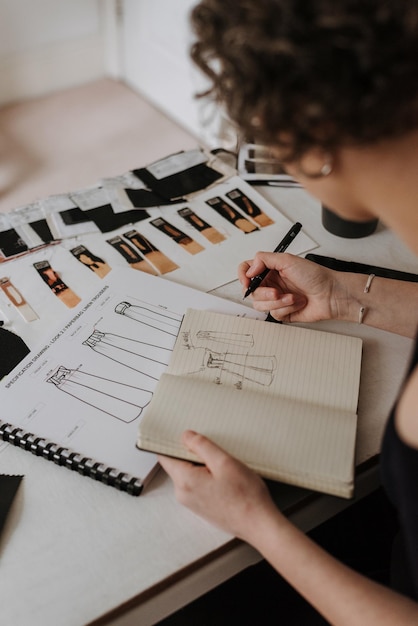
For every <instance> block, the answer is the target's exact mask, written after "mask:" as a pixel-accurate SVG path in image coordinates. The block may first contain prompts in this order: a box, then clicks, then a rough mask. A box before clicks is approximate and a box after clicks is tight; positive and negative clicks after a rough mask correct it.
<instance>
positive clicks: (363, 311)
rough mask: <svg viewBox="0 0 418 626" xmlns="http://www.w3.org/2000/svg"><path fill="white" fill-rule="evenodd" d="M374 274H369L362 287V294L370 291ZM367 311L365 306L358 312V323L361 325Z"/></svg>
mask: <svg viewBox="0 0 418 626" xmlns="http://www.w3.org/2000/svg"><path fill="white" fill-rule="evenodd" d="M375 276H376V274H369V276H368V278H367V282H366V285H365V287H364V290H363V293H369V291H370V285H371V284H372V281H373V278H375ZM366 311H367V308H366V307H365V306H361V307H360V310H359V312H358V323H359V324H362V323H363V318H364V315H365V313H366Z"/></svg>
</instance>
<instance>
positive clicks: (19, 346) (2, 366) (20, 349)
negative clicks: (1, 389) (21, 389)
mask: <svg viewBox="0 0 418 626" xmlns="http://www.w3.org/2000/svg"><path fill="white" fill-rule="evenodd" d="M28 353H29V348H28V346H27V345H26V344H25V342H24V341H23V339H22V338H21V337H19V336H18V335H16V334H15V333H12V332H11V331H10V330H6V328H2V327H1V326H0V378H3V376H6V374H8V373H9V372H11V371H12V369H13V368H14V367H16V365H17V364H18V363H20V361H21V360H22V359H23V358H24V357H25V356H26V355H27V354H28Z"/></svg>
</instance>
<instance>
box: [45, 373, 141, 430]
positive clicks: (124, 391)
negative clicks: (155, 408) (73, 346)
mask: <svg viewBox="0 0 418 626" xmlns="http://www.w3.org/2000/svg"><path fill="white" fill-rule="evenodd" d="M47 382H48V383H52V384H53V385H55V387H56V388H57V389H58V390H59V391H62V392H64V393H66V394H68V395H70V396H73V397H74V398H76V399H77V400H80V402H82V403H84V404H88V405H89V406H92V407H95V408H96V409H97V410H98V411H102V413H106V414H107V415H110V416H112V417H114V418H116V419H118V420H120V421H122V422H126V423H129V422H133V421H134V420H136V419H137V418H138V417H139V416H140V415H141V413H142V410H143V409H144V408H145V407H146V406H147V404H149V402H150V401H151V398H152V393H151V392H150V391H148V390H144V389H139V388H138V387H133V386H132V385H127V384H125V383H122V382H119V381H116V380H109V379H108V378H103V377H102V376H96V375H95V374H91V373H89V372H84V371H82V370H79V369H70V368H68V367H65V366H64V365H60V366H59V367H58V369H57V370H56V371H55V372H54V374H52V376H50V377H49V378H47Z"/></svg>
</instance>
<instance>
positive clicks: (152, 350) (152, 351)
mask: <svg viewBox="0 0 418 626" xmlns="http://www.w3.org/2000/svg"><path fill="white" fill-rule="evenodd" d="M163 339H164V337H163ZM83 345H85V346H89V347H90V348H91V349H92V350H94V351H95V352H96V353H98V354H101V355H103V356H105V357H107V358H108V359H111V360H112V361H115V362H116V363H120V364H121V365H124V366H125V367H128V368H129V369H132V370H135V371H137V372H139V373H140V374H143V375H144V376H148V377H149V378H152V379H153V380H159V378H160V376H161V374H162V373H163V372H164V370H165V369H166V367H167V365H168V361H169V359H170V355H171V351H172V350H171V348H169V347H164V346H159V345H154V344H151V343H146V342H144V341H137V340H136V339H130V338H128V337H122V336H120V335H116V334H114V333H108V332H102V331H100V330H97V329H96V330H94V331H93V333H92V334H91V335H90V337H88V338H87V339H86V340H85V341H83Z"/></svg>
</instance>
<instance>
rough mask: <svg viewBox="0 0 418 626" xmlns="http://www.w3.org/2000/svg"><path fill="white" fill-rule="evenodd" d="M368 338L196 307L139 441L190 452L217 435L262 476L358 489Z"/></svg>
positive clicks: (336, 489)
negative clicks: (185, 441)
mask: <svg viewBox="0 0 418 626" xmlns="http://www.w3.org/2000/svg"><path fill="white" fill-rule="evenodd" d="M361 353H362V341H361V339H359V338H353V337H350V336H344V335H339V334H335V333H328V332H324V331H316V330H311V329H304V328H299V327H292V326H286V325H282V324H269V323H265V322H262V321H260V320H251V319H245V318H237V317H234V316H230V315H222V314H216V313H210V312H207V311H195V310H188V311H187V313H186V315H185V318H184V320H183V323H182V326H181V329H180V333H179V335H178V338H177V342H176V345H175V348H174V351H173V353H172V357H171V361H170V364H169V367H168V370H167V373H165V374H163V376H162V377H161V379H160V381H159V383H158V385H157V389H156V392H155V393H154V397H153V399H152V401H151V404H150V406H149V407H148V409H147V411H146V414H145V416H144V418H143V420H142V423H141V425H140V434H139V439H138V446H139V447H142V448H145V449H151V450H153V451H154V452H160V453H163V454H168V455H171V456H176V457H177V456H178V457H182V458H189V459H190V460H194V461H195V460H197V459H196V458H194V457H192V456H191V455H190V453H188V452H187V451H185V450H184V449H183V447H182V445H181V443H180V437H181V433H182V432H183V431H184V430H186V429H188V428H192V429H193V430H196V431H197V432H201V433H203V434H205V435H206V436H208V437H210V438H211V439H213V440H214V441H215V442H216V443H218V444H219V445H221V446H222V447H224V448H225V449H226V450H227V451H228V452H229V453H230V454H232V455H233V456H236V457H237V458H239V459H240V460H242V461H243V462H244V463H246V464H247V465H249V466H250V467H252V468H253V469H254V470H256V471H257V472H258V473H260V474H261V475H263V476H265V477H267V478H273V479H276V480H281V481H284V482H289V483H291V484H295V485H299V486H303V487H308V488H312V489H317V490H319V491H325V492H327V493H333V494H335V495H343V496H345V497H350V496H351V495H352V492H353V476H354V453H355V438H356V427H357V415H356V410H357V402H358V393H359V381H360V368H361Z"/></svg>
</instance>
